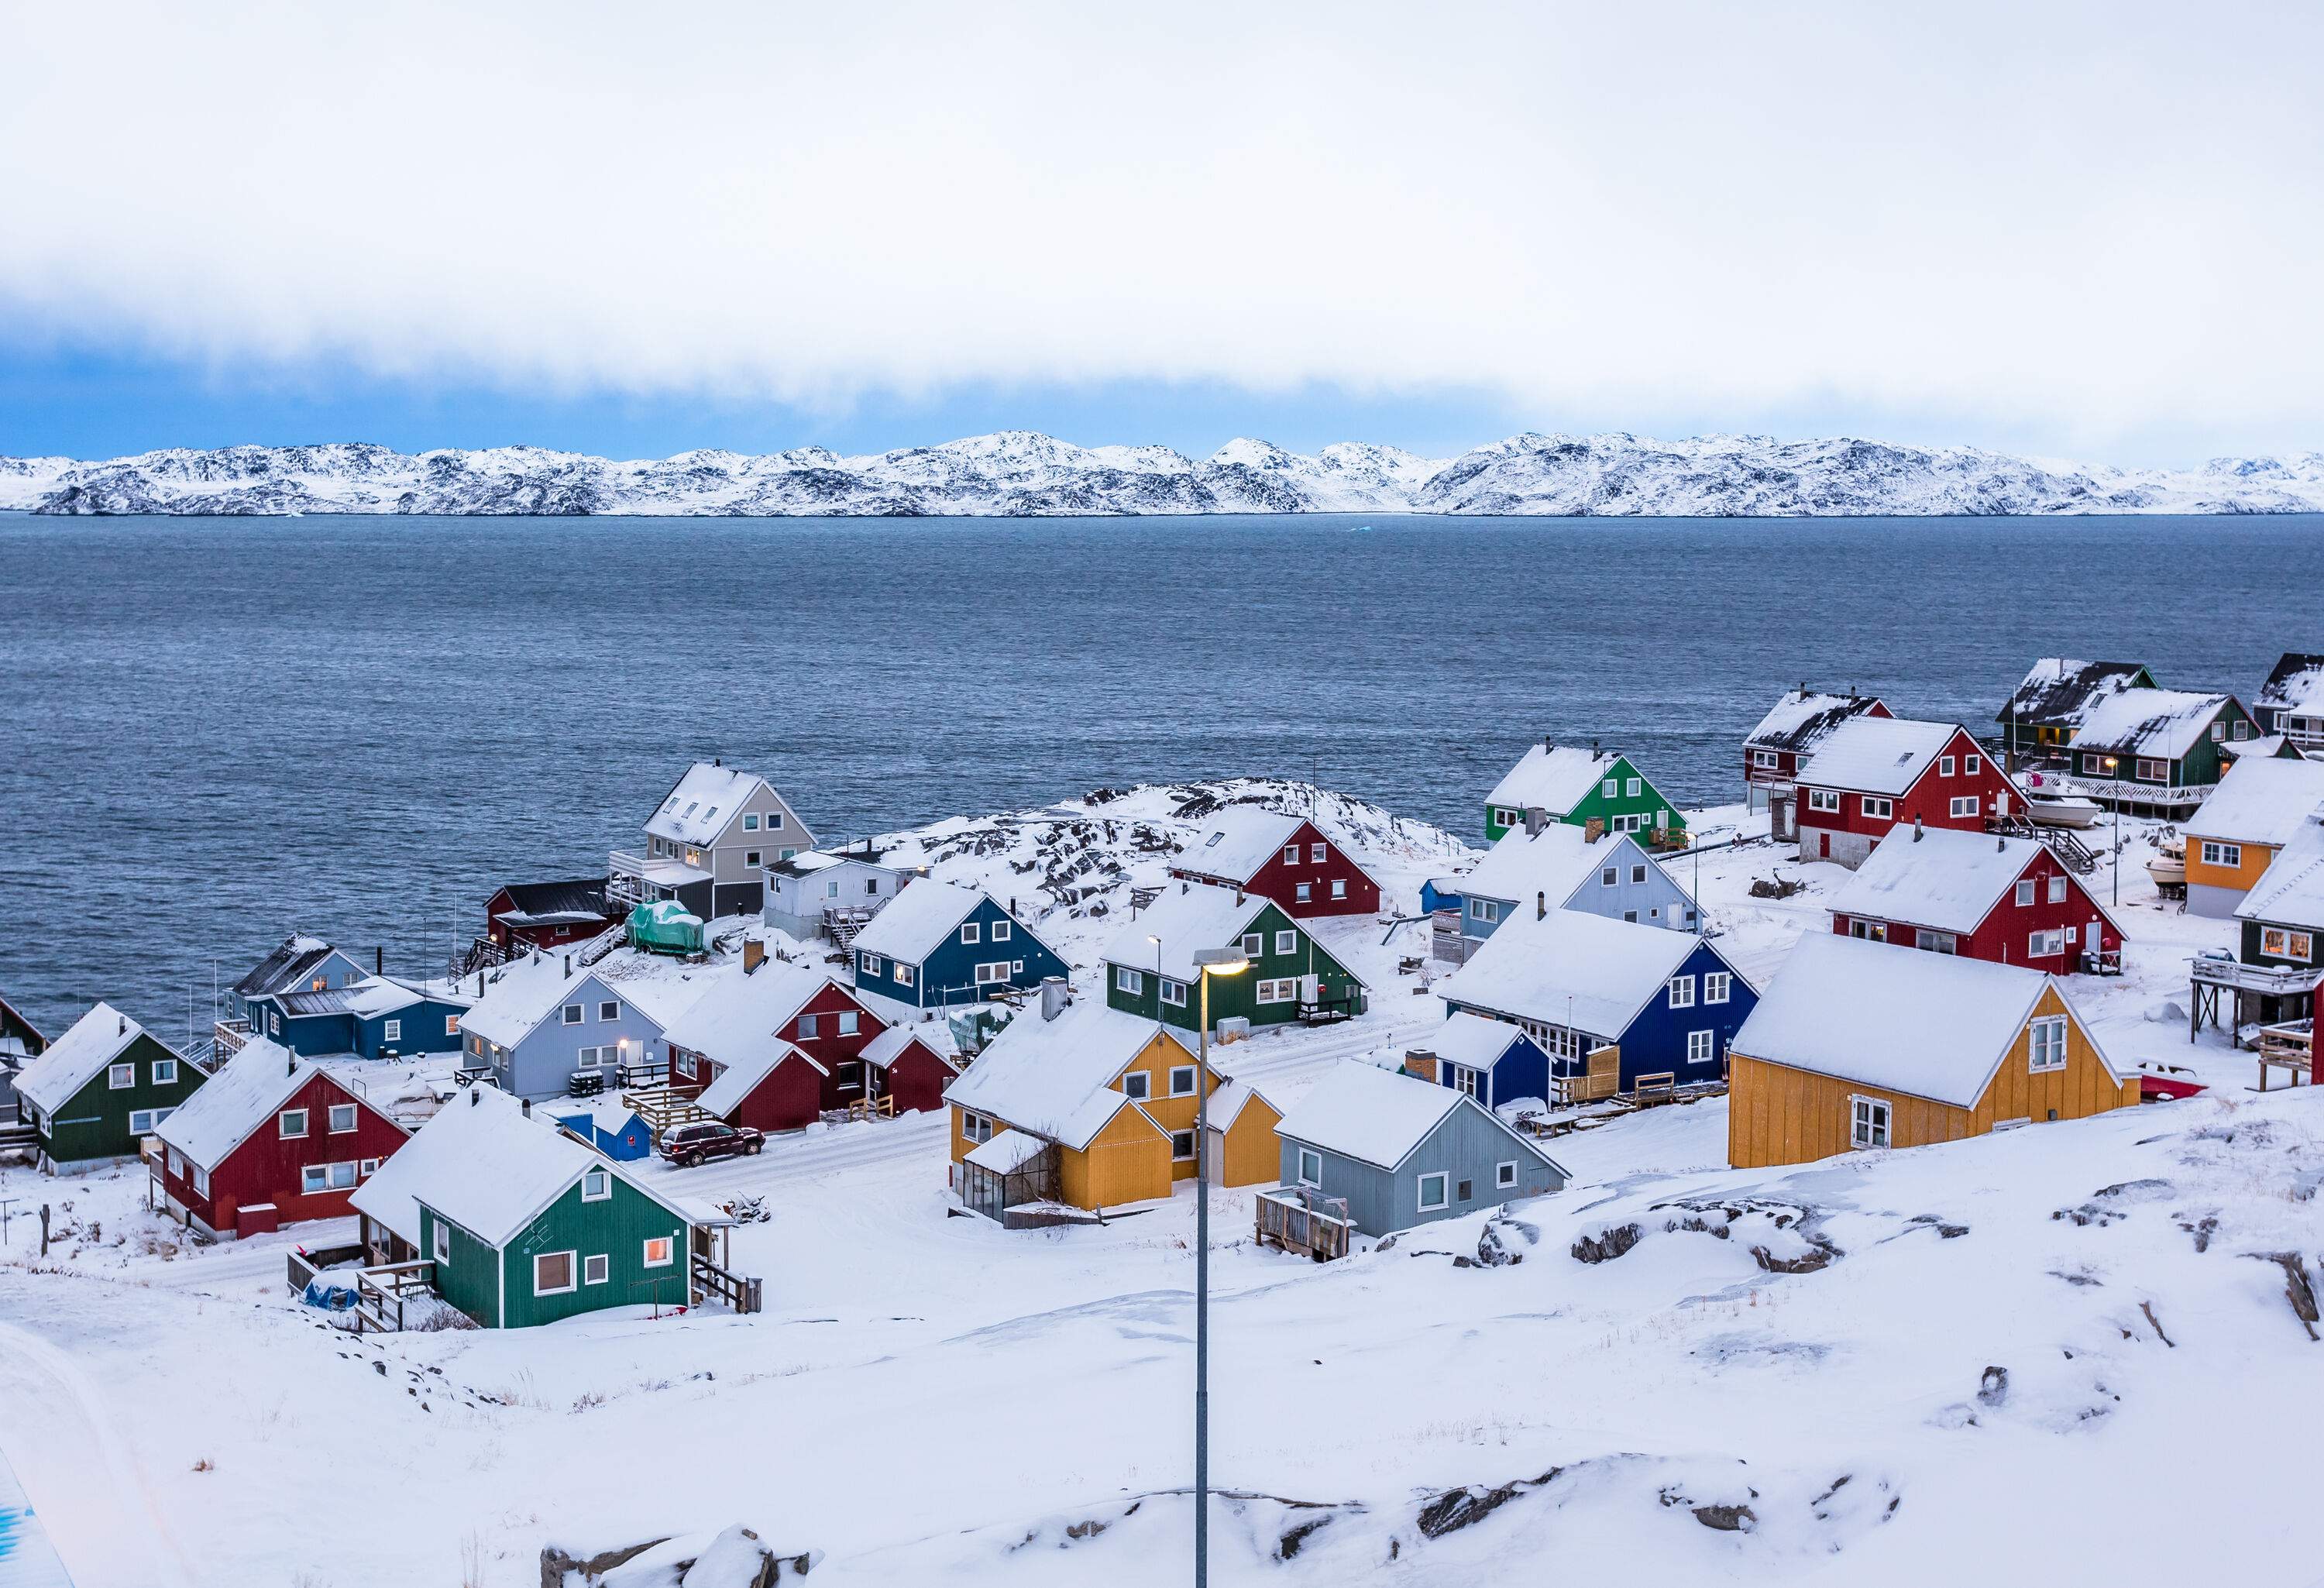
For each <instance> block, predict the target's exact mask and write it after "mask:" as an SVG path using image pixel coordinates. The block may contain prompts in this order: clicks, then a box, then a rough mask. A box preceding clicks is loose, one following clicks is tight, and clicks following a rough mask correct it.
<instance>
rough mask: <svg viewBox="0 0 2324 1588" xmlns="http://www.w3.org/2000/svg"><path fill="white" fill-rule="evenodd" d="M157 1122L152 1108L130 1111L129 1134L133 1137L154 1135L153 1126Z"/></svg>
mask: <svg viewBox="0 0 2324 1588" xmlns="http://www.w3.org/2000/svg"><path fill="white" fill-rule="evenodd" d="M156 1123H157V1121H155V1119H154V1118H153V1111H152V1109H150V1108H134V1109H131V1110H130V1111H129V1133H130V1134H131V1135H133V1136H150V1135H152V1133H153V1126H154V1125H155V1124H156Z"/></svg>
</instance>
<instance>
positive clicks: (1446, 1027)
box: [1404, 1014, 1549, 1108]
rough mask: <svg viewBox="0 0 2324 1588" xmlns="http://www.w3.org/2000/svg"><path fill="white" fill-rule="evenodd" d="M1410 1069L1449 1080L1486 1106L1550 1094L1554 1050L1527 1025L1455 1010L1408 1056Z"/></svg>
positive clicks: (1440, 1081) (1455, 1088) (1428, 1077)
mask: <svg viewBox="0 0 2324 1588" xmlns="http://www.w3.org/2000/svg"><path fill="white" fill-rule="evenodd" d="M1404 1067H1405V1070H1406V1073H1408V1074H1411V1075H1416V1076H1419V1077H1420V1078H1421V1079H1422V1080H1424V1081H1434V1082H1435V1083H1436V1084H1437V1085H1440V1086H1450V1087H1451V1088H1452V1090H1453V1091H1455V1092H1458V1093H1460V1094H1462V1096H1464V1097H1473V1098H1475V1099H1476V1100H1477V1101H1478V1102H1480V1103H1483V1104H1484V1105H1485V1106H1486V1107H1487V1108H1499V1107H1501V1106H1502V1105H1503V1104H1505V1103H1515V1102H1517V1101H1518V1100H1519V1099H1521V1098H1526V1097H1533V1098H1539V1099H1541V1100H1542V1101H1544V1102H1546V1101H1547V1100H1548V1098H1549V1055H1548V1054H1547V1053H1546V1052H1545V1051H1544V1050H1543V1048H1542V1046H1541V1044H1540V1043H1538V1042H1535V1040H1534V1039H1532V1038H1531V1037H1529V1036H1527V1035H1526V1031H1525V1028H1524V1027H1522V1026H1513V1025H1511V1024H1509V1023H1508V1021H1507V1020H1487V1019H1486V1018H1485V1017H1484V1016H1482V1015H1476V1014H1452V1015H1447V1016H1445V1017H1444V1023H1443V1025H1441V1026H1439V1027H1437V1028H1436V1029H1435V1030H1434V1031H1433V1032H1431V1033H1429V1035H1428V1036H1427V1037H1426V1038H1425V1039H1424V1040H1423V1041H1422V1042H1421V1043H1420V1044H1419V1045H1418V1046H1416V1047H1415V1048H1410V1049H1408V1050H1407V1051H1406V1054H1405V1056H1404Z"/></svg>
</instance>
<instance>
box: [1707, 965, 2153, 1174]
mask: <svg viewBox="0 0 2324 1588" xmlns="http://www.w3.org/2000/svg"><path fill="white" fill-rule="evenodd" d="M2138 1100H2139V1083H2138V1076H2136V1074H2135V1073H2132V1074H2128V1075H2126V1074H2125V1073H2124V1072H2122V1071H2120V1070H2117V1069H2116V1068H2115V1067H2114V1066H2113V1064H2112V1063H2111V1062H2110V1061H2109V1060H2108V1059H2107V1056H2106V1052H2105V1050H2104V1049H2103V1048H2100V1047H2099V1046H2098V1040H2097V1039H2096V1038H2094V1037H2093V1036H2092V1035H2091V1034H2090V1030H2089V1026H2088V1025H2087V1024H2086V1023H2085V1022H2084V1020H2082V1017H2081V1014H2080V1011H2078V1010H2077V1009H2076V1008H2075V1007H2074V1004H2073V1001H2072V1000H2071V999H2070V998H2069V997H2068V996H2067V994H2066V991H2065V988H2064V986H2063V984H2061V983H2060V982H2059V981H2058V980H2057V978H2055V977H2053V976H2052V975H2050V974H2047V973H2045V972H2043V971H2037V970H2030V969H2028V968H2026V967H2024V966H2023V965H1996V964H1993V963H1991V962H1990V961H1986V960H1976V959H1962V958H1958V957H1955V956H1951V955H1945V954H1923V953H1921V952H1920V951H1919V950H1917V949H1912V948H1905V947H1901V946H1895V945H1892V944H1886V943H1874V942H1867V941H1866V940H1863V939H1861V938H1856V937H1818V936H1810V937H1803V938H1802V939H1801V941H1800V944H1799V946H1798V947H1796V948H1794V950H1793V951H1792V956H1791V958H1790V959H1788V960H1786V961H1785V962H1784V967H1783V969H1782V970H1781V971H1779V972H1778V973H1777V974H1776V976H1775V981H1774V983H1772V984H1771V985H1770V986H1769V987H1768V988H1767V990H1766V992H1764V993H1762V994H1761V995H1760V998H1759V1002H1758V1005H1757V1008H1755V1009H1753V1010H1752V1011H1751V1015H1750V1018H1749V1019H1748V1020H1745V1021H1744V1022H1743V1029H1741V1030H1739V1031H1738V1032H1737V1033H1736V1034H1735V1040H1734V1042H1733V1043H1732V1044H1731V1045H1730V1048H1729V1064H1728V1118H1727V1160H1728V1162H1729V1163H1730V1164H1732V1165H1733V1166H1734V1167H1735V1168H1770V1167H1773V1166H1775V1165H1780V1164H1792V1163H1810V1162H1812V1161H1814V1160H1815V1159H1821V1158H1830V1157H1832V1156H1834V1155H1835V1154H1838V1153H1842V1152H1849V1151H1860V1150H1865V1149H1878V1148H1886V1147H1924V1146H1927V1145H1929V1144H1930V1143H1932V1142H1936V1141H1958V1140H1961V1139H1962V1138H1963V1137H1967V1136H1982V1135H1985V1134H1986V1133H1987V1132H1988V1131H1998V1130H2007V1129H2010V1128H2013V1127H2015V1126H2019V1125H2035V1124H2047V1123H2050V1122H2055V1121H2061V1120H2077V1119H2084V1118H2087V1117H2089V1115H2091V1114H2096V1113H2106V1112H2107V1110H2109V1109H2116V1108H2126V1107H2128V1106H2130V1105H2131V1104H2133V1103H2136V1102H2137V1101H2138Z"/></svg>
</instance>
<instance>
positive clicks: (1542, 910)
mask: <svg viewBox="0 0 2324 1588" xmlns="http://www.w3.org/2000/svg"><path fill="white" fill-rule="evenodd" d="M1533 919H1535V920H1537V921H1545V920H1547V919H1549V895H1548V894H1546V893H1536V894H1535V895H1534V896H1533Z"/></svg>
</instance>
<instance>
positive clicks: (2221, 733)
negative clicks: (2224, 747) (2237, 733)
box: [2211, 723, 2227, 744]
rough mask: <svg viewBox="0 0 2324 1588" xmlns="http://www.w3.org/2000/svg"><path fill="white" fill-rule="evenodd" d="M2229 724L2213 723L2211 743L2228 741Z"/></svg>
mask: <svg viewBox="0 0 2324 1588" xmlns="http://www.w3.org/2000/svg"><path fill="white" fill-rule="evenodd" d="M2226 742H2227V724H2225V723H2213V724H2212V725H2211V743H2214V744H2222V743H2226Z"/></svg>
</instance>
